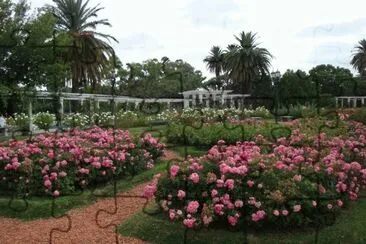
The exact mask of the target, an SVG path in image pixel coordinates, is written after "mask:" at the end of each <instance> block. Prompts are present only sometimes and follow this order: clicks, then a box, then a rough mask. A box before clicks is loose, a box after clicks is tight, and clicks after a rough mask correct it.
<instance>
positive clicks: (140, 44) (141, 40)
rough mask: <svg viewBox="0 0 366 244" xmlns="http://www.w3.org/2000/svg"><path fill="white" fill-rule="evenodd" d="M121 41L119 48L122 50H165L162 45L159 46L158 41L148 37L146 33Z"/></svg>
mask: <svg viewBox="0 0 366 244" xmlns="http://www.w3.org/2000/svg"><path fill="white" fill-rule="evenodd" d="M118 39H119V45H118V46H119V47H120V49H127V50H136V49H144V50H157V49H161V48H163V46H162V45H159V43H158V42H157V40H156V39H154V38H153V37H151V36H149V35H147V34H146V33H136V34H133V35H129V36H127V37H124V38H118Z"/></svg>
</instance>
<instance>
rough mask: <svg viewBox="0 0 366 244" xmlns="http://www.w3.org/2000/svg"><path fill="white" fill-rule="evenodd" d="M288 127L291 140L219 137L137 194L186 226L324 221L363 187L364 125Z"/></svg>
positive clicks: (365, 141) (238, 226) (284, 224)
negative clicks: (324, 129) (231, 141)
mask: <svg viewBox="0 0 366 244" xmlns="http://www.w3.org/2000/svg"><path fill="white" fill-rule="evenodd" d="M291 126H292V127H293V128H292V129H293V130H292V135H291V137H290V138H287V139H286V138H279V139H278V140H277V142H276V143H270V142H268V141H265V138H263V137H262V136H260V135H258V136H257V141H256V142H254V141H246V142H241V143H239V142H238V143H237V144H235V145H226V144H225V142H224V141H219V142H218V144H217V145H215V146H213V147H212V148H211V149H210V150H209V151H208V153H207V155H205V156H203V157H201V158H191V159H189V160H188V161H185V162H183V163H174V164H173V165H171V166H170V168H169V172H168V173H167V175H164V176H162V177H160V179H159V180H158V179H156V180H155V183H154V184H152V185H149V186H148V187H147V188H146V189H145V192H144V194H145V196H147V197H153V196H154V197H155V199H156V202H157V203H158V204H159V206H160V207H161V209H162V210H163V211H164V212H166V213H167V215H168V218H169V219H170V221H179V222H181V223H182V224H183V225H184V226H185V227H186V228H199V227H202V226H212V225H216V224H217V225H227V226H230V227H232V228H240V227H243V225H249V226H251V227H254V228H259V227H263V226H275V227H286V226H299V227H303V226H307V225H315V226H318V225H322V224H325V223H326V222H327V221H329V219H332V218H333V217H335V216H336V214H337V213H338V212H339V211H340V210H341V209H342V208H344V207H345V206H347V204H348V202H349V201H355V200H357V198H358V196H359V194H360V191H361V189H363V188H365V186H366V169H365V165H363V164H364V162H365V157H366V150H365V145H366V138H365V134H366V127H365V126H363V125H362V124H360V123H355V122H350V123H349V124H347V126H346V127H347V128H348V133H349V134H347V137H346V136H333V137H332V136H327V135H326V134H325V133H321V134H320V135H319V136H313V137H312V138H311V140H309V138H306V137H304V136H303V135H302V134H300V133H299V130H298V129H295V128H299V127H300V125H299V123H298V122H293V123H292V124H291ZM348 135H349V136H348ZM356 160H357V161H356ZM330 217H331V218H330Z"/></svg>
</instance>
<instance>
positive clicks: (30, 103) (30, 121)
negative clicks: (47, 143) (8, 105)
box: [28, 100, 33, 132]
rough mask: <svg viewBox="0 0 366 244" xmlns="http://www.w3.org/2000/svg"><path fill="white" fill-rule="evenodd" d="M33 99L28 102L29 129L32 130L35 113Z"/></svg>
mask: <svg viewBox="0 0 366 244" xmlns="http://www.w3.org/2000/svg"><path fill="white" fill-rule="evenodd" d="M32 110H33V108H32V101H31V100H29V104H28V117H29V131H30V132H32V121H33V114H32V112H33V111H32Z"/></svg>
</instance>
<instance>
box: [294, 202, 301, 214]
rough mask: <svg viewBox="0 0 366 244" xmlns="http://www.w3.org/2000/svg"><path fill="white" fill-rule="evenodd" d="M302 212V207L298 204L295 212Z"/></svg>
mask: <svg viewBox="0 0 366 244" xmlns="http://www.w3.org/2000/svg"><path fill="white" fill-rule="evenodd" d="M300 210H301V205H299V204H298V205H295V206H294V212H295V213H297V212H300Z"/></svg>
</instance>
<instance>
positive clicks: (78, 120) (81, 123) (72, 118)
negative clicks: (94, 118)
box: [63, 113, 90, 128]
mask: <svg viewBox="0 0 366 244" xmlns="http://www.w3.org/2000/svg"><path fill="white" fill-rule="evenodd" d="M89 122H90V119H89V116H87V115H85V114H80V113H75V114H68V115H66V116H65V117H64V120H63V123H64V124H65V125H67V126H70V127H72V128H75V127H80V128H83V127H85V126H87V125H88V124H89Z"/></svg>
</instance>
